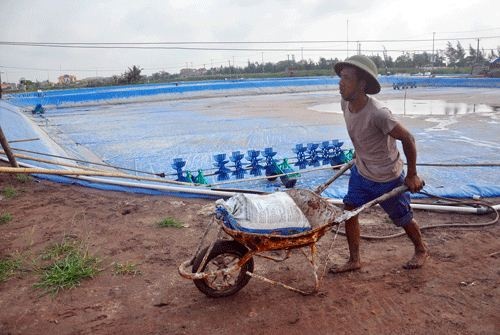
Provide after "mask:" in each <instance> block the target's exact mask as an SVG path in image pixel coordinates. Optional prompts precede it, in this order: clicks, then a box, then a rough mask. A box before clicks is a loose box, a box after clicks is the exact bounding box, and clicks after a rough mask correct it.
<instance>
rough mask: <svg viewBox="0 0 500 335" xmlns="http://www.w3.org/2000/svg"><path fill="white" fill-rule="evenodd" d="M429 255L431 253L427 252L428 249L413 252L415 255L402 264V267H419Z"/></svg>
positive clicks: (408, 268)
mask: <svg viewBox="0 0 500 335" xmlns="http://www.w3.org/2000/svg"><path fill="white" fill-rule="evenodd" d="M430 256H431V255H430V254H429V251H428V250H425V251H417V252H415V255H413V257H412V259H410V260H409V261H408V262H407V263H406V264H405V265H403V268H405V269H406V270H411V269H418V268H421V267H422V266H423V265H424V264H425V261H427V258H429V257H430Z"/></svg>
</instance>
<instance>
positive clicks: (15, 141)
mask: <svg viewBox="0 0 500 335" xmlns="http://www.w3.org/2000/svg"><path fill="white" fill-rule="evenodd" d="M39 140H40V139H39V138H38V137H34V138H23V139H20V140H11V141H9V143H19V142H32V141H39Z"/></svg>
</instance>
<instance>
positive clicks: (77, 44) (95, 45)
mask: <svg viewBox="0 0 500 335" xmlns="http://www.w3.org/2000/svg"><path fill="white" fill-rule="evenodd" d="M478 38H479V39H492V38H500V36H498V35H496V36H479V37H477V36H476V37H469V36H468V37H454V38H453V39H454V40H475V39H478ZM433 40H434V41H447V40H449V38H436V39H432V38H427V39H381V40H378V39H365V40H363V39H359V40H356V42H360V43H398V42H431V41H433ZM324 43H346V41H345V40H292V41H286V40H281V41H176V42H174V41H167V42H34V41H0V45H17V46H43V47H68V48H72V47H73V48H76V47H78V48H89V47H92V48H103V47H106V48H109V47H116V48H137V46H142V47H145V46H158V45H200V44H201V45H203V44H207V45H217V44H324ZM164 48H174V49H175V48H178V49H184V48H188V49H190V50H191V49H198V47H178V46H174V47H164ZM203 49H205V48H203ZM218 49H219V48H215V50H218ZM238 49H239V48H238ZM248 50H253V49H248Z"/></svg>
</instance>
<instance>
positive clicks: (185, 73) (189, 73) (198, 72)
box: [179, 68, 207, 78]
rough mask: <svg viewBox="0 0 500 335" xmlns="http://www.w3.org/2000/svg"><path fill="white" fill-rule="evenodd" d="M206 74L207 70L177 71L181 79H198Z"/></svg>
mask: <svg viewBox="0 0 500 335" xmlns="http://www.w3.org/2000/svg"><path fill="white" fill-rule="evenodd" d="M206 74H207V69H205V68H201V69H181V70H180V71H179V75H180V76H181V77H182V78H187V77H198V76H204V75H206Z"/></svg>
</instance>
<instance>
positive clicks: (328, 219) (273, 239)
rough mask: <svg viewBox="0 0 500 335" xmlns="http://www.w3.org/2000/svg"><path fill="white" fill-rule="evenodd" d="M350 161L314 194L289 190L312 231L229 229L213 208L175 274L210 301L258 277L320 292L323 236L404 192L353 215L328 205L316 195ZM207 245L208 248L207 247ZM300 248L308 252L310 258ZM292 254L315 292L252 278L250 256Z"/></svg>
mask: <svg viewBox="0 0 500 335" xmlns="http://www.w3.org/2000/svg"><path fill="white" fill-rule="evenodd" d="M352 164H353V163H352V162H350V163H348V164H345V165H344V166H343V167H342V168H341V169H340V170H339V171H338V172H337V174H336V175H335V176H333V177H332V178H330V179H329V180H328V181H327V182H326V183H325V184H323V185H321V186H319V187H318V188H317V189H316V190H315V191H309V190H303V189H301V190H287V191H285V192H286V193H287V194H288V195H289V196H290V197H291V198H292V199H293V200H294V202H295V203H296V205H297V206H298V207H299V208H300V210H301V211H302V212H303V214H304V215H305V217H306V218H307V219H308V220H309V222H310V223H311V229H310V230H308V231H305V232H301V233H297V234H292V235H276V234H256V233H249V232H245V231H240V230H235V229H232V228H230V226H229V225H227V224H226V223H225V222H226V221H227V220H226V219H227V218H226V217H225V215H226V214H221V212H223V211H220V210H219V209H217V208H216V215H215V216H214V220H212V221H211V223H210V225H209V226H208V227H207V230H206V232H205V234H204V236H203V237H202V239H201V242H200V244H199V246H198V249H197V251H196V253H195V255H194V257H193V258H192V259H190V260H187V261H185V262H183V263H182V264H181V265H180V266H179V274H180V275H181V276H182V277H184V278H186V279H191V280H193V282H194V284H195V285H196V287H197V288H198V289H199V290H200V291H201V292H203V293H204V294H205V295H207V296H209V297H213V298H219V297H227V296H230V295H233V294H235V293H236V292H238V291H239V290H241V289H242V288H243V287H245V285H246V284H247V283H248V282H249V280H250V279H251V278H257V279H260V280H262V281H265V282H268V283H270V284H274V285H278V286H282V287H284V288H286V289H289V290H291V291H294V292H298V293H301V294H304V295H309V294H313V293H316V292H317V291H318V290H319V284H320V276H319V274H318V270H319V265H320V264H319V262H318V258H319V257H318V255H317V246H316V243H317V242H318V241H319V240H320V239H321V237H323V236H324V235H325V234H326V232H327V231H330V230H332V229H333V228H334V227H336V226H338V225H340V224H341V223H343V222H345V221H346V220H349V219H350V218H352V217H353V216H355V215H357V214H359V213H360V212H361V211H363V210H365V209H367V208H370V207H372V206H374V205H376V204H378V203H381V202H383V201H385V200H387V199H389V198H391V197H393V196H395V195H398V194H400V193H403V192H405V191H406V190H407V187H406V186H404V185H403V186H399V187H397V188H395V189H393V190H392V191H390V192H388V193H386V194H384V195H382V196H380V197H378V198H376V199H374V200H372V201H370V202H368V203H366V204H364V205H363V206H361V207H358V208H356V209H354V210H352V211H342V210H341V209H340V208H338V207H337V206H335V205H333V204H332V203H330V202H329V201H328V200H326V199H325V198H322V197H321V196H320V194H321V193H322V192H323V191H324V190H325V189H326V188H327V187H328V186H329V185H330V184H331V183H332V182H333V181H334V180H335V179H337V178H338V177H339V176H340V175H342V174H343V173H344V172H345V171H346V170H347V169H349V168H350V167H351V166H352ZM213 225H217V227H218V230H217V234H216V236H217V237H216V238H215V240H213V241H212V242H211V243H210V244H209V245H208V246H206V247H203V245H204V243H205V242H206V241H205V239H206V237H207V235H208V231H209V230H210V229H211V227H212V226H213ZM205 244H206V243H205ZM301 248H309V250H310V255H308V254H307V253H306V252H305V251H304V250H303V249H301ZM293 249H301V250H302V252H303V254H304V255H305V256H306V258H307V259H308V261H309V263H310V265H311V269H312V272H313V276H314V280H315V283H314V287H313V288H312V289H309V290H303V289H299V288H296V287H292V286H289V285H287V284H284V283H281V282H279V281H274V280H272V279H269V278H266V277H264V276H263V275H260V274H256V273H254V256H258V257H262V258H266V259H270V260H272V261H275V262H281V261H284V260H286V259H288V258H289V257H290V252H291V251H292V250H293ZM270 251H283V252H284V256H282V257H275V256H274V255H269V253H268V252H270Z"/></svg>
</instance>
